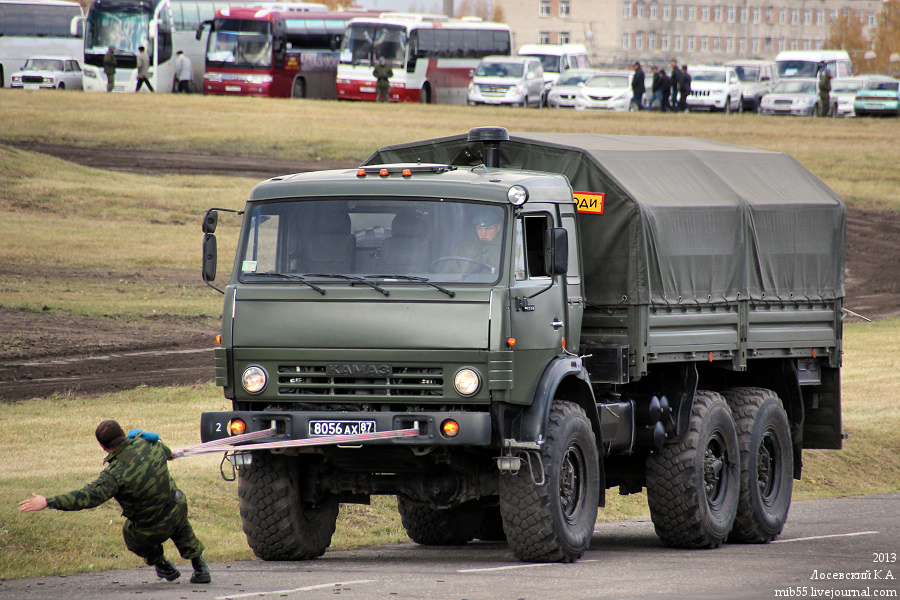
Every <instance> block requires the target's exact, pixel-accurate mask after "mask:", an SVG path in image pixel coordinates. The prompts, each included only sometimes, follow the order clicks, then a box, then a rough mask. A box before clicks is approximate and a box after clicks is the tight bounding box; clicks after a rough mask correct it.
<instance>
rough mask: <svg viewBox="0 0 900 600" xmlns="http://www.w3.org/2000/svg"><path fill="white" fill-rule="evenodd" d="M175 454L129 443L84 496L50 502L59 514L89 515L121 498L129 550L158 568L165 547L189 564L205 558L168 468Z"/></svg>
mask: <svg viewBox="0 0 900 600" xmlns="http://www.w3.org/2000/svg"><path fill="white" fill-rule="evenodd" d="M170 456H172V451H171V450H170V449H169V447H168V446H166V445H165V444H164V443H162V442H161V441H155V442H148V441H147V440H144V439H141V438H140V437H136V438H133V439H132V438H129V439H126V440H125V441H124V442H123V443H122V444H121V445H120V446H119V447H118V448H116V449H114V450H111V451H110V453H109V455H108V456H107V457H106V460H105V461H104V462H105V463H108V464H107V465H106V468H105V469H103V471H102V472H101V473H100V476H99V477H97V479H96V480H94V481H92V482H91V483H89V484H87V485H86V486H84V487H83V488H81V489H80V490H76V491H73V492H69V493H67V494H61V495H59V496H53V497H50V498H47V506H49V507H50V508H55V509H57V510H83V509H86V508H94V507H95V506H100V505H101V504H103V503H104V502H106V501H107V500H109V499H110V498H115V499H116V500H117V501H118V502H119V505H121V507H122V516H124V517H125V518H126V519H127V520H126V521H125V525H123V526H122V534H123V536H124V537H125V545H126V546H127V547H128V549H129V550H131V551H132V552H134V553H135V554H137V555H138V556H140V557H141V558H143V559H144V560H145V561H146V562H147V564H148V565H155V564H156V563H158V562H159V561H160V560H161V559H162V558H163V547H162V544H163V542H165V541H166V540H168V539H171V540H172V541H173V542H174V543H175V547H176V548H178V552H179V553H180V554H181V556H182V557H183V558H186V559H193V558H196V557H199V556H200V555H201V554H203V544H202V543H201V542H200V540H198V539H197V537H196V536H195V535H194V530H193V529H192V528H191V524H190V522H189V521H188V507H187V498H186V497H185V495H184V494H183V493H182V492H181V490H179V489H178V487H176V485H175V480H174V479H172V476H171V474H169V467H168V465H167V464H166V463H167V461H168V459H169V457H170Z"/></svg>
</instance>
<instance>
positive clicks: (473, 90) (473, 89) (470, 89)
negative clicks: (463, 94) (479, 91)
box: [469, 81, 475, 94]
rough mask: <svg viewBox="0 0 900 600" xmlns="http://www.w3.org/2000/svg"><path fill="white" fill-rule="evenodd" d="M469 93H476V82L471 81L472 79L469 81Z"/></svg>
mask: <svg viewBox="0 0 900 600" xmlns="http://www.w3.org/2000/svg"><path fill="white" fill-rule="evenodd" d="M469 93H470V94H474V93H475V84H474V83H473V82H471V81H470V82H469Z"/></svg>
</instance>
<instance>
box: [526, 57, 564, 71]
mask: <svg viewBox="0 0 900 600" xmlns="http://www.w3.org/2000/svg"><path fill="white" fill-rule="evenodd" d="M522 56H534V57H535V58H539V59H540V60H541V65H543V67H544V71H545V72H548V73H559V63H560V59H561V58H562V57H561V56H557V55H555V54H523V55H522Z"/></svg>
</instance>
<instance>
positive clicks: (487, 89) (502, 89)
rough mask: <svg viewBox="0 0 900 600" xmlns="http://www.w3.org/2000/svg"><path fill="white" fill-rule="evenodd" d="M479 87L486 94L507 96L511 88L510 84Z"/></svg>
mask: <svg viewBox="0 0 900 600" xmlns="http://www.w3.org/2000/svg"><path fill="white" fill-rule="evenodd" d="M478 87H479V88H480V89H481V93H482V94H484V95H486V96H505V95H506V92H508V91H509V88H510V86H508V85H480V86H478Z"/></svg>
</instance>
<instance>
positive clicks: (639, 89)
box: [631, 58, 691, 112]
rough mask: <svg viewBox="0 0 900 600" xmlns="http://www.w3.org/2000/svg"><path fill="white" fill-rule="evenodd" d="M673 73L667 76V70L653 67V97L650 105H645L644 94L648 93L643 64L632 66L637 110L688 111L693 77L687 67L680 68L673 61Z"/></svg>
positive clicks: (632, 100)
mask: <svg viewBox="0 0 900 600" xmlns="http://www.w3.org/2000/svg"><path fill="white" fill-rule="evenodd" d="M671 64H672V69H671V73H669V74H667V73H666V70H665V68H660V67H656V66H654V67H652V69H651V70H652V72H653V79H652V83H651V87H650V91H651V92H652V93H653V96H652V97H651V98H650V103H649V105H645V104H644V93H645V92H646V91H647V87H646V83H645V81H644V71H643V69H641V63H639V62H636V63H634V65H633V66H632V69H634V77H633V78H632V80H631V92H632V98H631V103H632V104H633V105H634V106H635V107H636V110H653V109H654V107H658V108H659V110H661V111H663V112H684V111H685V110H687V97H688V95H690V93H691V75H690V73H688V67H687V65H682V66H681V67H680V68H679V66H678V62H677V61H676V60H675V59H674V58H673V59H672V63H671Z"/></svg>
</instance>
